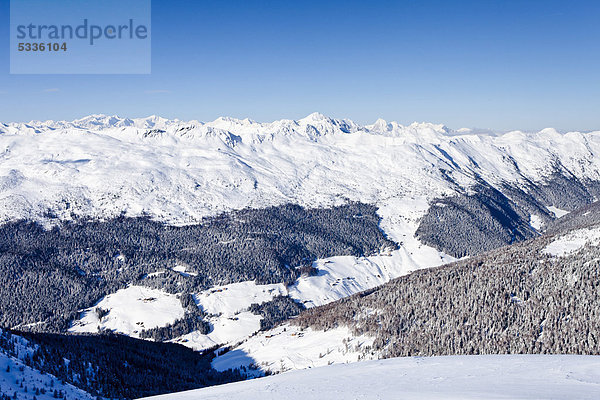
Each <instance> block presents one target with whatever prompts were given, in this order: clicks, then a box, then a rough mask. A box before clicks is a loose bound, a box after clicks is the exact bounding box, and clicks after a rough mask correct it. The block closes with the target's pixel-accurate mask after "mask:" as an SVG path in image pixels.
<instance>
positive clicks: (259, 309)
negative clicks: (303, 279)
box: [248, 296, 306, 331]
mask: <svg viewBox="0 0 600 400" xmlns="http://www.w3.org/2000/svg"><path fill="white" fill-rule="evenodd" d="M305 309H306V307H304V305H303V304H300V303H298V302H296V301H295V300H294V299H292V298H291V297H289V296H277V297H275V298H273V300H271V301H268V302H266V303H262V304H256V303H255V304H252V305H251V306H250V308H249V309H248V310H249V311H250V312H252V313H253V314H256V315H260V316H262V320H261V321H260V329H261V330H263V331H264V330H268V329H271V328H273V327H275V325H277V324H278V323H280V322H281V321H285V320H287V319H289V318H291V317H295V316H296V315H298V314H300V313H301V312H302V311H304V310H305Z"/></svg>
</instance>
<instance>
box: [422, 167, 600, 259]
mask: <svg viewBox="0 0 600 400" xmlns="http://www.w3.org/2000/svg"><path fill="white" fill-rule="evenodd" d="M448 179H451V178H450V177H448ZM523 179H525V178H523ZM478 181H479V183H478V184H477V185H475V186H473V187H471V188H469V190H464V189H462V188H461V187H460V186H459V185H458V184H456V185H455V186H456V187H455V188H456V190H457V191H458V192H459V194H458V195H455V196H446V197H442V198H438V199H436V200H435V201H434V202H432V205H431V207H430V208H429V210H428V211H427V213H426V214H425V215H424V216H423V218H422V219H421V221H420V224H419V227H418V229H417V232H416V234H417V236H418V237H419V239H420V240H421V241H422V242H423V243H425V244H427V245H430V246H432V247H435V248H436V249H438V250H442V251H444V252H445V253H447V254H450V255H452V256H454V257H457V258H460V257H464V256H473V255H477V254H480V253H482V252H485V251H489V250H492V249H496V248H498V247H500V246H505V245H508V244H512V243H515V242H519V241H522V240H526V239H530V238H532V237H535V236H536V235H537V233H536V232H535V230H534V229H533V228H532V227H531V226H530V215H532V214H533V215H537V216H538V217H539V218H540V219H541V221H542V222H543V223H544V224H545V226H546V227H548V226H550V225H551V224H552V221H553V219H554V215H552V214H551V213H550V212H549V211H548V209H547V206H555V207H558V208H560V209H564V210H567V211H572V210H575V209H577V208H580V207H584V206H586V205H588V204H590V203H592V202H593V201H594V199H595V198H596V197H597V196H598V195H600V183H599V182H596V181H585V182H582V181H580V180H578V179H577V178H575V177H572V176H565V175H564V174H562V173H559V172H555V173H553V174H552V175H550V176H549V177H548V179H547V180H546V181H545V182H542V183H534V182H531V181H529V180H526V179H525V182H522V183H520V184H519V185H515V184H508V183H504V184H501V185H500V188H499V189H500V190H498V189H496V188H494V187H492V186H490V185H489V184H488V183H487V182H485V181H484V180H483V179H479V180H478ZM599 218H600V217H599Z"/></svg>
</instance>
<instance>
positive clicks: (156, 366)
mask: <svg viewBox="0 0 600 400" xmlns="http://www.w3.org/2000/svg"><path fill="white" fill-rule="evenodd" d="M0 354H3V355H5V356H10V357H13V358H14V359H15V360H20V362H22V363H23V364H24V365H25V366H28V367H31V368H34V369H35V370H38V371H40V372H41V374H50V375H52V376H54V377H55V378H56V380H57V382H58V381H61V382H67V383H70V384H72V385H74V386H77V387H78V388H80V389H82V390H84V391H85V392H87V393H90V394H91V395H94V396H98V397H103V398H129V399H131V398H138V397H143V396H151V395H156V394H162V393H170V392H175V391H182V390H188V389H196V388H202V387H206V386H211V385H217V384H222V383H227V382H232V381H236V380H240V379H241V377H240V375H239V373H237V372H235V371H234V372H232V371H229V372H218V371H215V370H214V369H212V368H211V365H210V362H211V360H212V358H213V354H212V352H210V351H209V352H205V353H199V352H195V351H193V350H190V349H188V348H186V347H184V346H181V345H178V344H172V343H155V342H149V341H145V340H139V339H133V338H129V337H126V336H120V335H57V334H44V333H23V332H14V333H13V332H9V331H6V330H0ZM26 384H29V385H30V387H29V391H28V390H27V388H26V387H23V386H22V387H21V390H20V391H19V392H20V393H19V399H21V400H23V399H26V400H31V399H33V396H35V395H36V392H37V395H38V396H39V395H40V394H39V390H40V389H41V390H42V391H44V393H45V390H54V388H51V387H49V388H45V390H44V388H43V387H42V388H37V390H36V387H34V386H33V382H29V383H27V382H26ZM55 392H56V390H55ZM11 395H12V393H11ZM55 398H58V396H57V395H56V394H55ZM61 398H63V399H64V397H62V391H61ZM70 400H75V399H70Z"/></svg>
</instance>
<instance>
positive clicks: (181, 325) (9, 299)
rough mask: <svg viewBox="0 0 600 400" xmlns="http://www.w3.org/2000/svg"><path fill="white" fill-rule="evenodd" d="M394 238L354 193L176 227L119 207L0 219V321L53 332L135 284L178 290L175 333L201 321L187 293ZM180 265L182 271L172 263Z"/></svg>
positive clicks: (306, 268) (278, 276)
mask: <svg viewBox="0 0 600 400" xmlns="http://www.w3.org/2000/svg"><path fill="white" fill-rule="evenodd" d="M394 248H396V244H395V243H393V242H392V241H390V240H388V239H386V237H385V236H384V234H383V233H382V231H381V230H380V229H379V217H378V216H377V214H376V209H375V207H373V206H370V205H366V204H361V203H349V204H346V205H344V206H339V207H334V208H328V209H305V208H302V207H299V206H295V205H285V206H279V207H270V208H266V209H259V210H250V209H248V210H242V211H238V212H234V213H229V214H223V215H221V216H219V217H212V218H207V219H206V220H205V221H203V223H201V224H198V225H191V226H183V227H174V226H168V225H165V224H163V223H160V222H154V221H152V220H150V219H148V218H124V217H123V218H117V219H111V220H108V221H79V222H75V223H63V224H61V225H59V226H56V227H54V228H52V229H51V230H46V229H44V228H43V227H41V226H40V225H37V224H35V223H29V222H15V223H8V224H5V225H2V226H1V227H0V326H6V327H19V328H20V329H30V330H35V331H44V332H62V331H64V330H66V329H67V328H68V326H69V323H70V321H72V320H74V319H75V318H76V317H77V314H78V310H81V309H84V308H87V307H90V306H92V305H94V304H95V303H96V302H97V301H98V300H100V299H101V298H102V297H103V296H105V295H107V294H110V293H113V292H115V291H117V290H118V289H120V288H124V287H126V286H128V285H131V284H136V285H144V286H148V287H153V288H160V289H162V290H166V291H167V292H170V293H177V294H179V295H180V299H181V303H182V306H183V307H184V308H185V309H186V310H187V314H186V318H185V319H184V320H182V321H178V322H177V324H176V326H172V327H168V328H167V329H170V330H171V331H173V330H174V331H175V332H176V333H175V334H179V335H180V334H185V333H188V332H189V331H191V330H197V329H200V330H203V329H204V330H205V329H207V328H206V327H203V324H202V323H201V322H199V318H201V317H202V314H201V312H200V311H199V310H198V309H197V307H196V304H195V302H194V301H193V299H191V298H190V297H189V295H190V294H191V293H196V292H198V291H201V290H203V289H207V288H209V287H212V286H215V285H220V284H227V283H233V282H241V281H256V282H257V283H278V282H283V283H285V284H290V283H292V282H294V281H295V280H296V278H298V277H299V276H300V275H301V274H303V273H304V274H307V273H308V274H309V273H311V264H312V262H313V261H314V260H315V259H317V258H324V257H329V256H333V255H354V256H363V255H371V254H376V253H378V252H380V251H384V250H388V249H394ZM181 265H183V266H185V268H186V269H185V270H186V271H187V273H186V274H181V273H179V272H177V271H176V270H173V269H174V268H176V267H177V266H181ZM157 271H160V272H161V273H160V274H155V272H157ZM249 305H250V304H248V306H249ZM173 335H174V334H173V333H172V332H171V333H170V332H165V331H164V330H163V331H162V332H155V331H153V332H148V333H147V334H145V335H143V336H147V337H157V338H158V337H167V338H170V337H173Z"/></svg>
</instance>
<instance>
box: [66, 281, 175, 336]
mask: <svg viewBox="0 0 600 400" xmlns="http://www.w3.org/2000/svg"><path fill="white" fill-rule="evenodd" d="M97 308H101V309H102V310H106V311H108V314H106V315H105V316H104V317H102V319H99V318H98V315H97V314H96V309H97ZM184 312H185V310H184V309H183V307H182V305H181V302H180V300H179V298H178V297H177V296H176V295H172V294H169V293H166V292H164V291H162V290H158V289H151V288H147V287H142V286H130V287H128V288H126V289H121V290H118V291H117V292H115V293H112V294H109V295H108V296H106V297H104V298H103V299H102V300H101V301H100V302H98V304H96V305H95V306H94V307H91V308H89V309H87V310H84V311H83V315H82V317H81V318H80V319H79V320H77V321H74V322H73V324H72V326H71V327H70V328H69V332H91V333H96V332H98V329H103V330H105V329H107V330H112V331H114V332H119V333H123V334H125V335H129V336H132V337H139V332H140V331H142V330H145V329H152V328H157V327H162V326H166V325H168V324H170V323H173V322H175V321H176V320H177V319H179V318H182V317H183V316H184Z"/></svg>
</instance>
